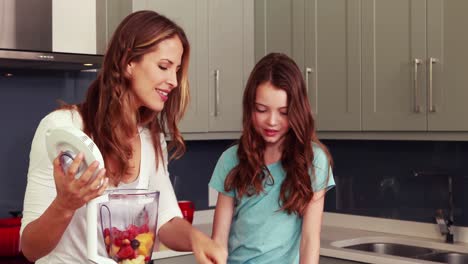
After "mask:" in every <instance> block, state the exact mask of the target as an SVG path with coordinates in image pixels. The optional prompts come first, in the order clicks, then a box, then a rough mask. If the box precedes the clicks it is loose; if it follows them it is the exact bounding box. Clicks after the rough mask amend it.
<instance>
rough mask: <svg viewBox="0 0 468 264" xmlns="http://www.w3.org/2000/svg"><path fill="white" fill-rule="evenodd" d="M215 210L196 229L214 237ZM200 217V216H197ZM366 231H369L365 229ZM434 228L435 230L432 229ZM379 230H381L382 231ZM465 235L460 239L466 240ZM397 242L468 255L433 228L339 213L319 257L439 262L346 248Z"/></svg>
mask: <svg viewBox="0 0 468 264" xmlns="http://www.w3.org/2000/svg"><path fill="white" fill-rule="evenodd" d="M212 211H213V210H206V211H201V212H196V214H195V221H194V227H196V228H198V229H199V230H201V231H202V232H204V233H206V234H207V235H210V234H211V227H212V224H211V222H212V219H213V218H212V216H213V212H212ZM197 216H198V217H197ZM364 228H367V229H368V230H365V229H364ZM432 229H434V230H432ZM377 230H379V231H380V230H381V231H382V232H379V231H377ZM464 236H465V235H464V233H460V237H462V238H463V239H464ZM379 242H380V243H397V244H405V245H412V246H419V247H426V248H432V249H435V250H440V251H451V252H461V253H468V243H466V242H456V243H455V244H447V243H444V242H443V237H441V236H440V234H438V233H437V230H436V229H435V228H434V225H431V224H426V223H416V222H407V221H398V220H386V219H376V218H368V217H360V216H349V215H340V214H326V215H324V221H323V225H322V231H321V247H320V255H322V256H327V257H332V258H338V259H346V260H352V261H358V262H364V263H373V264H395V263H398V264H423V263H424V264H426V263H427V264H430V263H438V262H431V261H424V260H420V259H413V258H405V257H398V256H392V255H384V254H378V253H371V252H366V251H360V250H354V249H347V248H344V247H346V246H351V245H356V244H362V243H379ZM187 254H192V252H176V251H172V250H169V249H164V248H163V249H162V250H161V249H160V251H159V252H154V253H153V256H152V259H161V258H168V257H175V256H181V255H187Z"/></svg>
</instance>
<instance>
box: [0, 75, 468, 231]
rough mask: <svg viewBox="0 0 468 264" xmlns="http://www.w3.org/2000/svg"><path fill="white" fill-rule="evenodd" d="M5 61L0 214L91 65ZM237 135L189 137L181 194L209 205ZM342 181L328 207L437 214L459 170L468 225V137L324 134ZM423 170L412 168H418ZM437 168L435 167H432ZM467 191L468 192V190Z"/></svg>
mask: <svg viewBox="0 0 468 264" xmlns="http://www.w3.org/2000/svg"><path fill="white" fill-rule="evenodd" d="M5 72H7V71H6V70H2V69H0V74H1V75H0V116H1V119H0V120H1V121H2V124H3V126H2V127H3V129H1V130H0V138H1V139H2V147H1V148H0V160H2V162H0V172H1V174H0V180H1V182H2V184H1V185H0V217H7V216H8V211H12V210H21V209H22V200H23V195H24V190H25V187H26V174H27V167H28V162H29V160H28V159H29V149H30V145H31V140H32V137H33V135H34V131H35V129H36V126H37V124H38V122H39V121H40V119H41V118H42V117H43V116H44V115H46V114H47V113H48V112H50V111H52V110H53V109H54V108H55V107H56V106H57V103H56V100H57V99H62V100H65V101H67V102H78V101H80V100H81V98H83V96H84V93H85V91H86V88H87V86H88V85H89V83H90V82H91V81H92V80H93V79H94V77H95V74H94V73H69V72H54V71H13V72H14V73H15V75H14V76H13V77H5V76H4V73H5ZM232 143H233V141H232V140H212V141H189V142H187V153H186V154H185V155H184V156H183V157H182V158H181V159H179V160H176V161H173V162H171V164H170V165H169V171H170V172H171V180H172V182H173V184H174V188H175V191H176V194H177V197H178V198H179V199H180V200H192V201H194V202H195V205H196V207H197V209H208V208H209V207H208V188H207V183H208V181H209V179H210V177H211V172H212V170H213V168H214V165H215V164H216V161H217V159H218V157H219V155H220V154H221V153H222V151H223V150H224V149H226V148H227V147H228V146H230V145H231V144H232ZM324 143H325V144H326V145H327V146H328V147H329V148H330V151H331V153H332V155H333V158H334V162H335V167H334V175H335V180H336V182H337V187H336V188H334V189H332V190H330V191H329V192H328V193H327V196H326V202H325V203H326V204H325V210H326V211H328V212H337V213H346V214H356V215H366V216H375V217H383V218H392V219H402V220H411V221H420V222H433V221H434V220H433V219H434V213H435V210H436V209H438V208H442V209H445V208H447V205H448V184H447V177H446V175H451V176H453V177H454V184H453V186H454V202H455V224H456V225H462V226H468V216H467V215H466V213H464V212H465V211H466V210H463V209H464V208H465V207H467V206H468V204H467V203H466V202H465V201H468V199H466V197H465V192H464V190H465V189H466V187H467V186H468V185H467V179H466V178H465V176H466V175H468V142H441V141H366V140H325V141H324ZM421 172H422V176H418V177H416V176H415V173H421ZM431 174H434V175H431ZM467 193H468V192H467Z"/></svg>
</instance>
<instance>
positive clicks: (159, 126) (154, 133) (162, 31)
mask: <svg viewBox="0 0 468 264" xmlns="http://www.w3.org/2000/svg"><path fill="white" fill-rule="evenodd" d="M173 37H178V38H179V39H180V41H181V42H182V46H183V55H182V65H181V68H180V70H179V71H178V73H177V81H178V83H179V86H178V87H177V89H173V90H172V91H171V93H170V94H169V98H168V100H167V101H166V102H165V106H164V109H163V110H162V111H161V112H160V113H156V112H154V111H152V110H150V109H147V108H141V109H140V110H139V111H138V112H135V111H134V109H136V103H135V102H136V98H135V96H134V93H133V92H132V90H131V85H130V83H131V82H130V75H129V74H128V72H127V66H128V64H129V63H130V62H138V61H140V60H141V59H142V57H143V55H145V54H147V53H149V52H152V51H154V50H156V49H157V46H158V44H159V43H160V42H161V41H164V40H166V39H169V38H173ZM189 55H190V45H189V42H188V40H187V37H186V35H185V33H184V31H183V30H182V28H180V27H179V26H178V25H176V24H175V23H174V22H172V21H171V20H169V19H168V18H166V17H164V16H162V15H160V14H158V13H156V12H153V11H139V12H135V13H132V14H130V15H129V16H127V17H126V18H125V19H124V20H123V21H122V22H121V23H120V25H119V26H118V27H117V29H116V31H115V32H114V35H113V37H112V39H111V41H110V43H109V46H108V48H107V51H106V54H105V56H104V63H103V65H102V69H101V70H100V72H99V74H98V76H97V79H96V80H95V81H94V82H93V83H92V84H91V86H90V87H89V89H88V92H87V95H86V99H85V101H84V102H83V103H81V104H79V105H78V110H79V111H80V113H81V116H82V117H83V123H84V132H85V133H86V134H88V135H90V136H91V137H92V138H93V140H94V142H95V143H96V145H97V146H98V148H99V149H100V151H101V152H102V154H103V156H104V158H105V160H109V159H111V160H113V161H115V163H116V168H115V169H114V171H109V168H107V171H108V175H109V177H110V180H111V182H112V183H113V184H114V185H116V184H118V183H119V182H120V181H121V179H122V177H123V176H124V175H125V173H126V172H127V170H128V169H129V164H128V160H129V159H130V158H131V157H132V147H131V145H130V141H129V139H130V138H132V137H134V136H135V135H136V133H137V132H138V131H137V130H136V129H137V125H142V126H146V127H148V128H149V130H150V131H151V137H152V140H153V144H154V149H155V153H156V164H159V162H158V161H159V159H162V157H163V156H162V149H161V144H160V133H161V132H162V133H164V134H166V131H165V128H166V127H167V128H168V129H169V132H170V134H171V137H172V141H171V143H170V144H169V147H168V149H169V151H173V155H172V156H171V158H174V157H176V158H177V157H180V155H182V154H183V152H184V151H185V144H184V141H183V138H182V136H181V134H180V132H179V129H178V128H177V123H178V122H179V120H180V119H181V118H182V116H183V114H184V112H185V109H186V106H187V103H188V100H189V84H188V64H189Z"/></svg>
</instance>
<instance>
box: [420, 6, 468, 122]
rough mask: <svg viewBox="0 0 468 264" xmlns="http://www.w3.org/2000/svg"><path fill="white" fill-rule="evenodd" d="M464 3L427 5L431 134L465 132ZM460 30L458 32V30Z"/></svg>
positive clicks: (467, 19) (467, 58)
mask: <svg viewBox="0 0 468 264" xmlns="http://www.w3.org/2000/svg"><path fill="white" fill-rule="evenodd" d="M467 10H468V1H462V0H459V1H453V0H452V1H441V0H428V1H427V14H428V18H427V19H426V21H427V30H428V33H427V56H426V58H425V59H426V61H425V63H426V65H427V66H428V67H429V66H432V67H429V69H428V74H429V75H428V76H426V79H428V80H429V83H428V84H427V86H426V87H427V89H428V93H429V96H428V104H429V105H428V107H426V109H427V110H428V124H427V127H428V129H429V130H431V131H444V130H445V131H468V121H467V118H466V117H467V116H468V104H467V103H466V99H467V98H468V74H467V73H466V71H467V66H466V63H467V62H468V48H467V47H468V34H466V32H465V31H464V30H466V28H467V27H468V16H467V15H466V11H467ZM459 29H460V30H459Z"/></svg>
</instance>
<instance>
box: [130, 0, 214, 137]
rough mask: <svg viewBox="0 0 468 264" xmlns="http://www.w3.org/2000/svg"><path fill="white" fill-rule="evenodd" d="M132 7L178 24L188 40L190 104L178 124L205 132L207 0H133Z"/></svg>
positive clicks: (188, 129)
mask: <svg viewBox="0 0 468 264" xmlns="http://www.w3.org/2000/svg"><path fill="white" fill-rule="evenodd" d="M134 9H135V11H137V10H143V9H149V10H154V11H156V12H158V13H160V14H162V15H165V16H167V17H168V18H170V19H171V20H173V21H174V22H176V23H177V24H178V25H179V26H181V27H182V28H183V29H184V31H185V34H186V35H187V38H188V40H189V42H190V65H189V83H190V96H191V99H190V103H189V106H188V108H187V111H186V113H185V116H184V118H183V119H182V121H181V123H180V126H179V128H180V130H181V131H182V132H206V131H208V88H207V87H208V58H207V57H208V48H207V47H208V18H207V12H208V1H207V0H197V1H184V0H154V1H135V2H134Z"/></svg>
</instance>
